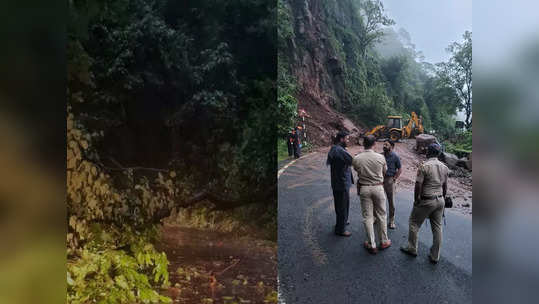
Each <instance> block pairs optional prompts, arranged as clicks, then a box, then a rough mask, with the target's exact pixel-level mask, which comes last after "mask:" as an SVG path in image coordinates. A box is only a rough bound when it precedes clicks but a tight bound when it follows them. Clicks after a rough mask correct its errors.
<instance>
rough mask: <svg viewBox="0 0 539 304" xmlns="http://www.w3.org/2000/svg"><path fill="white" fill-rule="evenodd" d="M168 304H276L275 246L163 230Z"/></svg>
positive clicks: (194, 231) (211, 233)
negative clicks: (168, 283)
mask: <svg viewBox="0 0 539 304" xmlns="http://www.w3.org/2000/svg"><path fill="white" fill-rule="evenodd" d="M161 234H162V237H161V241H160V242H159V243H158V244H156V247H157V249H158V250H161V251H164V252H165V253H166V255H167V258H168V260H169V263H170V264H169V267H168V269H169V276H170V277H169V279H170V283H171V286H170V287H169V288H168V289H166V290H163V294H164V295H166V296H168V297H170V298H171V299H172V300H173V303H207V304H209V303H211V304H217V303H223V304H226V303H276V302H277V292H276V290H277V279H276V278H277V248H276V247H277V245H276V243H275V242H271V241H265V240H261V239H258V238H253V237H249V236H243V237H238V236H237V235H236V234H233V233H221V232H216V231H207V230H201V229H195V228H185V227H178V226H175V225H170V224H165V225H164V226H163V227H162V231H161Z"/></svg>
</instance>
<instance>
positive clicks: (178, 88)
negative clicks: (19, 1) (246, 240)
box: [67, 0, 293, 303]
mask: <svg viewBox="0 0 539 304" xmlns="http://www.w3.org/2000/svg"><path fill="white" fill-rule="evenodd" d="M276 13H277V11H276V7H275V4H274V3H272V2H271V1H267V0H259V1H248V0H233V1H230V0H217V1H189V2H185V1H169V0H73V1H70V2H69V24H68V48H67V54H68V88H67V91H68V92H67V93H68V107H69V110H68V111H69V116H68V120H67V132H68V133H67V134H68V141H67V145H68V151H67V165H68V178H67V204H68V217H67V224H68V235H67V243H68V260H69V263H68V278H67V281H68V299H69V302H73V303H87V302H94V301H97V302H99V301H104V302H107V303H133V302H145V303H147V302H167V301H169V299H167V298H165V297H162V296H159V295H158V294H157V293H156V291H155V290H156V289H158V288H159V287H160V286H167V285H168V274H167V271H166V269H167V263H168V262H167V259H166V256H164V254H163V253H159V252H157V251H156V250H155V249H154V248H153V246H152V245H151V241H152V240H153V239H154V238H155V237H156V234H155V233H154V230H155V229H154V228H155V227H154V223H155V222H156V221H157V220H159V218H161V217H163V214H164V213H165V214H166V212H167V211H170V210H171V209H172V208H173V207H174V206H175V205H176V204H178V203H179V202H182V201H185V200H187V199H188V198H189V197H191V196H192V195H193V194H194V193H197V192H198V191H201V190H204V191H206V192H210V193H214V195H216V196H219V197H220V198H221V199H222V201H226V202H233V203H234V204H236V205H242V204H251V203H257V204H260V205H263V206H265V208H266V209H271V208H267V206H273V209H276V205H275V204H276V195H275V193H276V192H275V191H276V189H275V176H276V174H275V168H276V163H275V162H276V147H275V142H276V136H277V134H276V128H275V127H276V126H275V124H279V123H280V121H283V120H287V119H288V116H283V115H282V107H283V105H279V104H277V103H276V102H275V100H276V98H277V86H276V78H277V77H276V76H277V75H276V70H275V67H276V65H277V62H276V56H275V54H276V52H277V49H276V47H277V36H276V35H275V34H276V32H277V31H276V25H275V20H276ZM284 106H286V107H288V108H290V109H292V107H290V106H287V105H286V104H285V105H284ZM292 110H293V109H292ZM217 204H218V205H219V202H218V203H217ZM218 207H219V206H218ZM221 207H223V208H224V207H229V205H227V206H221ZM163 212H164V213H163ZM260 224H263V223H260Z"/></svg>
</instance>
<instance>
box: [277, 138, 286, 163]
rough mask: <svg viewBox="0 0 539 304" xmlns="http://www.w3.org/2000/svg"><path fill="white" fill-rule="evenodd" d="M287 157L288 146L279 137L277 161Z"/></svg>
mask: <svg viewBox="0 0 539 304" xmlns="http://www.w3.org/2000/svg"><path fill="white" fill-rule="evenodd" d="M287 158H288V146H287V145H286V140H282V139H280V140H279V141H278V142H277V162H280V161H283V160H285V159H287Z"/></svg>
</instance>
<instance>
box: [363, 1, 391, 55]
mask: <svg viewBox="0 0 539 304" xmlns="http://www.w3.org/2000/svg"><path fill="white" fill-rule="evenodd" d="M359 14H360V16H361V27H360V28H361V33H360V36H359V40H360V44H361V51H362V55H363V58H365V56H366V54H367V49H368V48H369V47H370V46H372V45H373V44H374V43H375V42H378V41H380V39H381V38H382V36H383V35H384V32H383V30H382V26H391V25H393V24H395V21H394V20H393V19H391V18H389V17H387V16H386V15H385V14H384V4H383V3H382V2H381V1H380V0H366V1H361V3H360V6H359Z"/></svg>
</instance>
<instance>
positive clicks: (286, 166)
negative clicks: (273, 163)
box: [277, 152, 318, 179]
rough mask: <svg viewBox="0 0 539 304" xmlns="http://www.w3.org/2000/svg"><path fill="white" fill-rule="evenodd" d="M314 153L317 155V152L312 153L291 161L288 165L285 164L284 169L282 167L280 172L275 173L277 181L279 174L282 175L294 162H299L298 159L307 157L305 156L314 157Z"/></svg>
mask: <svg viewBox="0 0 539 304" xmlns="http://www.w3.org/2000/svg"><path fill="white" fill-rule="evenodd" d="M316 153H318V152H312V153H309V154H306V155H303V156H302V157H300V158H296V159H294V160H293V161H291V162H289V163H288V164H286V165H285V166H284V167H282V168H281V170H279V171H277V179H279V177H281V174H283V173H284V170H286V169H287V168H288V167H290V166H291V165H292V164H294V163H295V162H296V161H298V160H300V159H302V158H305V157H307V156H309V155H314V154H316Z"/></svg>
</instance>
